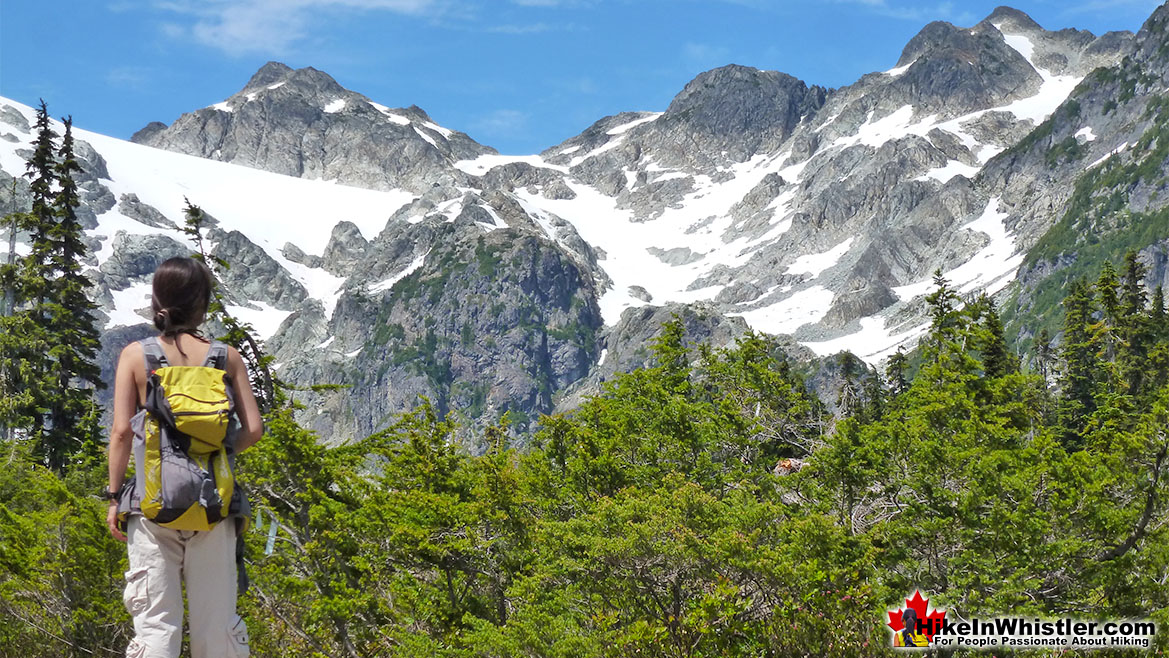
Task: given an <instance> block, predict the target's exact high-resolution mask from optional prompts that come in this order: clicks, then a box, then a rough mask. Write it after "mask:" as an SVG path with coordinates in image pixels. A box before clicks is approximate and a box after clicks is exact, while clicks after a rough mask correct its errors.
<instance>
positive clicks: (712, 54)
mask: <svg viewBox="0 0 1169 658" xmlns="http://www.w3.org/2000/svg"><path fill="white" fill-rule="evenodd" d="M682 54H683V55H685V56H686V58H687V59H689V60H691V61H694V62H697V63H699V64H703V65H722V64H726V63H727V61H728V60H729V59H730V57H731V49H730V48H726V47H724V46H715V45H712V44H709V43H694V42H689V43H687V44H686V45H685V46H683V47H682Z"/></svg>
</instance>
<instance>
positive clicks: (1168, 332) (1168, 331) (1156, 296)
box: [1149, 286, 1169, 340]
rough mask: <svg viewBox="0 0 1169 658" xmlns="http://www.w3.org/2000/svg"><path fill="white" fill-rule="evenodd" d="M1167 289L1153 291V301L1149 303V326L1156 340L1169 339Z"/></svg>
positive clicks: (1159, 287)
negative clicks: (1166, 306)
mask: <svg viewBox="0 0 1169 658" xmlns="http://www.w3.org/2000/svg"><path fill="white" fill-rule="evenodd" d="M1166 317H1169V316H1167V314H1166V313H1165V289H1164V288H1163V287H1161V286H1157V287H1156V288H1155V289H1153V299H1152V301H1151V302H1150V303H1149V324H1150V325H1151V326H1150V330H1151V331H1152V334H1153V339H1154V340H1164V339H1167V338H1169V324H1167V323H1166Z"/></svg>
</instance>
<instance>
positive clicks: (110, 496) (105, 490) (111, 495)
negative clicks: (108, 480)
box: [101, 486, 122, 501]
mask: <svg viewBox="0 0 1169 658" xmlns="http://www.w3.org/2000/svg"><path fill="white" fill-rule="evenodd" d="M101 497H102V498H104V499H105V500H109V501H114V500H117V499H119V498H121V497H122V488H121V487H118V490H117V491H110V488H109V487H108V486H105V487H102V488H101Z"/></svg>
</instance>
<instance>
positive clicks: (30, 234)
mask: <svg viewBox="0 0 1169 658" xmlns="http://www.w3.org/2000/svg"><path fill="white" fill-rule="evenodd" d="M33 129H34V131H35V135H36V136H35V137H34V139H33V145H32V146H33V152H32V155H31V156H30V157H29V159H28V162H27V171H26V172H25V177H27V178H28V179H29V196H30V205H29V209H28V211H27V212H22V213H17V214H16V217H15V228H16V230H17V231H19V232H21V233H24V234H25V235H27V239H28V241H29V247H30V253H28V254H26V255H24V256H21V257H20V258H18V259H17V260H16V262H15V263H13V265H12V266H11V268H9V269H8V270H7V271H6V276H7V281H8V282H9V285H10V290H11V298H12V308H11V312H10V313H9V315H7V316H6V317H4V318H3V319H2V324H0V358H2V359H3V363H2V364H0V367H2V368H3V370H4V371H5V377H4V383H5V390H4V391H3V400H0V415H2V416H3V419H4V423H5V425H6V426H7V427H8V428H10V429H9V431H10V432H12V433H13V435H18V436H21V437H23V438H26V439H28V440H31V441H33V442H34V443H35V445H36V448H37V450H36V454H37V455H38V456H39V457H41V458H44V457H45V456H46V454H47V453H46V451H45V450H43V448H44V444H43V443H42V438H43V433H44V427H45V414H44V412H45V410H46V409H48V407H49V402H50V399H49V398H50V396H51V394H52V389H53V386H52V384H51V383H50V368H49V361H50V356H49V349H50V347H51V345H52V341H51V339H50V338H51V337H50V336H49V330H48V327H47V326H46V308H45V302H46V300H47V299H48V296H49V293H50V291H49V282H50V262H51V261H52V251H53V245H52V238H51V235H50V234H51V232H52V231H53V226H54V225H55V224H56V213H55V212H54V209H53V202H54V196H55V194H54V188H55V186H56V184H57V171H56V142H55V140H56V139H57V134H56V133H55V132H54V131H53V125H52V122H51V121H50V120H49V111H48V108H47V107H46V106H45V102H44V101H41V104H40V107H39V108H38V109H37V118H36V121H35V123H34V125H33ZM15 430H19V434H17V433H16V432H15Z"/></svg>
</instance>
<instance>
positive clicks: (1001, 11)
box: [980, 6, 1044, 33]
mask: <svg viewBox="0 0 1169 658" xmlns="http://www.w3.org/2000/svg"><path fill="white" fill-rule="evenodd" d="M981 24H989V25H995V26H999V27H1001V28H1003V29H1006V30H1007V31H1009V32H1012V33H1020V32H1024V33H1025V32H1043V31H1044V29H1043V28H1042V27H1041V26H1040V25H1039V23H1036V22H1035V21H1034V20H1033V19H1032V18H1031V17H1030V16H1028V15H1027V14H1026V13H1024V12H1022V11H1019V10H1018V9H1015V8H1013V7H1005V6H1004V7H997V8H995V10H994V11H992V12H991V13H990V16H987V17H986V19H985V20H983V21H982V23H980V25H981Z"/></svg>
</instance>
